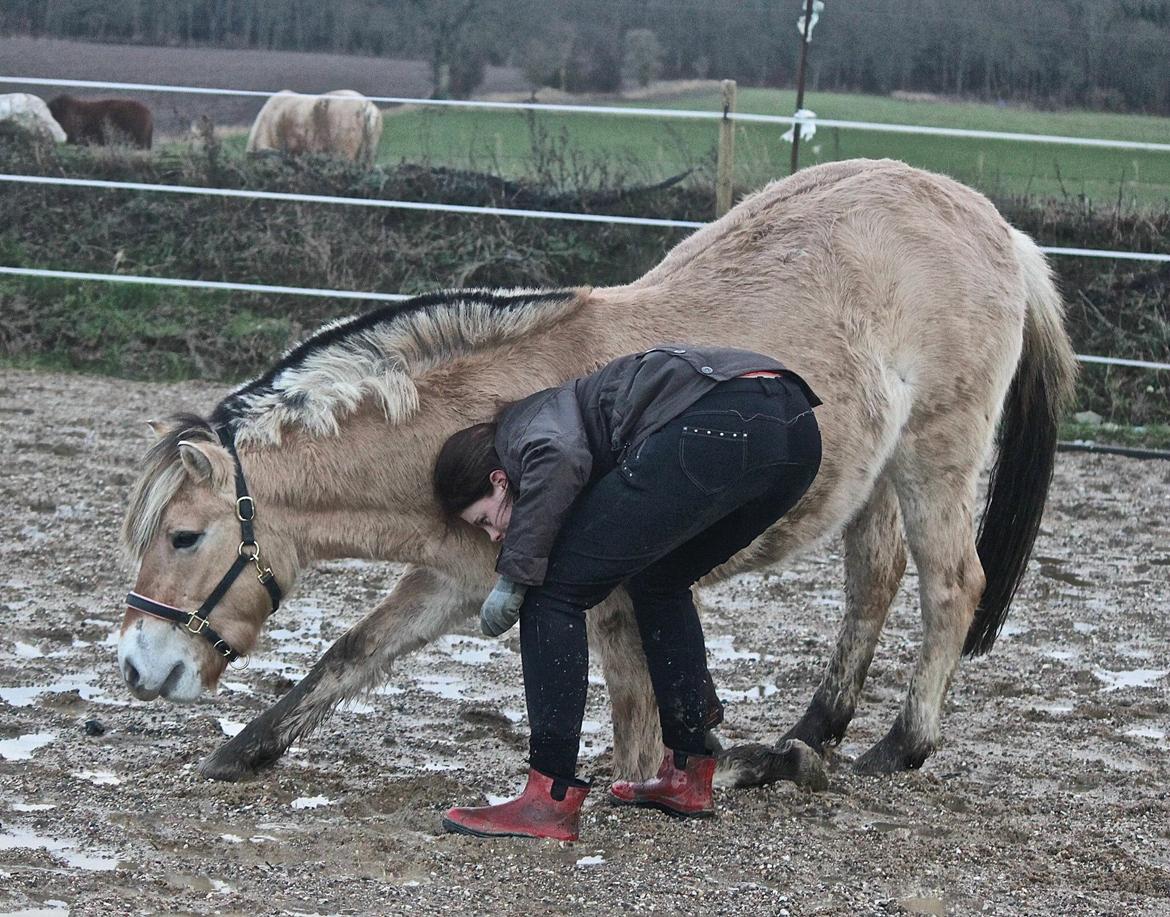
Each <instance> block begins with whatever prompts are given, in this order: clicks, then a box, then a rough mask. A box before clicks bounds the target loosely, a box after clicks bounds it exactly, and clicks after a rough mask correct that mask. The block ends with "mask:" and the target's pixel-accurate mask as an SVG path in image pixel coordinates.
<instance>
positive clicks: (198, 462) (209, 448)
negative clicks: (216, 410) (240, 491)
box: [179, 439, 233, 489]
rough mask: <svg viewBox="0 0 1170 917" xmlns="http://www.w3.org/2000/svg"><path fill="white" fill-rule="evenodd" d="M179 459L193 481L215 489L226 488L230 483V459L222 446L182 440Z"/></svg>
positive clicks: (180, 441)
mask: <svg viewBox="0 0 1170 917" xmlns="http://www.w3.org/2000/svg"><path fill="white" fill-rule="evenodd" d="M179 458H181V459H182V461H183V468H185V469H186V471H187V474H188V475H190V477H191V479H192V480H193V481H196V482H199V483H204V482H206V483H209V484H211V486H212V487H214V488H216V489H223V488H225V487H228V486H229V485H230V484H231V482H232V476H233V469H232V459H231V456H230V455H228V453H227V450H226V449H224V448H223V446H219V445H216V444H215V443H202V442H191V441H190V440H186V439H182V440H179Z"/></svg>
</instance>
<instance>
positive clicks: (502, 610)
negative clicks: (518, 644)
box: [479, 576, 528, 637]
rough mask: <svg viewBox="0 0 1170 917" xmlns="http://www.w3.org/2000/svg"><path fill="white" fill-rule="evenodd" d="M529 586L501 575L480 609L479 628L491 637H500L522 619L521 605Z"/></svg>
mask: <svg viewBox="0 0 1170 917" xmlns="http://www.w3.org/2000/svg"><path fill="white" fill-rule="evenodd" d="M527 591H528V587H527V586H525V585H524V584H523V583H516V582H513V581H512V580H510V579H508V577H506V576H501V577H500V578H499V579H498V580H497V581H496V585H495V587H494V588H493V589H492V591H491V592H489V593H488V597H487V598H486V599H485V600H484V603H483V606H482V607H481V608H480V609H479V628H480V630H482V631H483V632H484V633H485V634H487V635H488V636H489V637H498V636H500V634H502V633H505V632H506V631H508V630H510V629H511V628H512V625H513V624H515V623H516V622H517V621H518V620H519V619H520V606H521V605H523V604H524V593H525V592H527Z"/></svg>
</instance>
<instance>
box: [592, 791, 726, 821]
mask: <svg viewBox="0 0 1170 917" xmlns="http://www.w3.org/2000/svg"><path fill="white" fill-rule="evenodd" d="M609 803H610V805H614V806H625V807H627V808H638V809H657V810H658V811H659V812H665V813H666V814H667V815H669V816H670V817H671V818H714V817H715V810H714V809H700V810H699V811H698V812H683V811H682V810H680V809H672V808H671V807H670V806H668V805H666V803H663V802H651V801H649V800H638V799H630V800H628V801H627V800H625V799H620V798H618V797H617V796H610V797H609Z"/></svg>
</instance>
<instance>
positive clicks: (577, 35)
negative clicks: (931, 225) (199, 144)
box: [0, 0, 1170, 114]
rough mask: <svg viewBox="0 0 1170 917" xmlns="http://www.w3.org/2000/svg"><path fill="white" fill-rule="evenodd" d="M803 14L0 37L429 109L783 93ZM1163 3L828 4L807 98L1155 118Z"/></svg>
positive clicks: (106, 30)
mask: <svg viewBox="0 0 1170 917" xmlns="http://www.w3.org/2000/svg"><path fill="white" fill-rule="evenodd" d="M803 7H804V0H781V2H777V0H575V2H574V0H330V2H328V3H321V2H318V0H168V2H166V3H159V2H157V0H4V3H3V4H2V5H0V31H3V32H5V33H8V34H31V35H42V36H50V37H60V38H73V39H82V40H90V41H102V42H133V43H141V44H151V45H168V44H180V45H213V46H217V47H238V48H262V49H282V50H299V51H331V52H340V53H355V54H373V55H380V56H394V57H409V58H416V59H417V58H425V59H427V60H429V61H430V64H431V71H432V79H433V82H434V86H435V93H436V94H437V95H447V94H451V95H466V94H468V93H470V92H472V91H474V89H475V87H476V86H477V85H478V84H479V82H480V81H481V80H482V78H483V73H484V68H485V67H486V65H487V64H489V63H490V64H510V65H514V66H518V67H521V68H522V69H523V70H524V72H525V74H526V75H527V76H528V79H529V80H530V81H531V82H532V85H533V86H534V88H535V87H538V86H545V85H550V86H557V87H559V88H563V89H566V90H568V91H584V90H589V91H613V90H616V89H619V88H620V87H621V85H622V83H623V81H624V82H625V83H626V84H629V83H630V82H634V81H636V82H642V83H644V82H646V81H648V80H650V79H653V78H656V77H663V78H670V79H685V78H731V79H736V80H739V81H740V82H741V83H743V84H746V85H759V86H791V85H792V84H793V82H794V80H795V72H796V65H797V55H798V46H799V35H798V31H797V18H798V16H799V14H800V13H801V11H802V10H803ZM1167 48H1170V0H1011V2H1008V0H982V2H980V3H971V2H969V0H866V2H864V3H852V2H845V0H826V3H825V9H824V10H823V11H822V13H821V16H820V20H819V22H818V24H817V26H816V29H815V31H814V33H813V44H812V51H811V55H810V58H809V71H808V87H809V88H810V89H811V90H818V89H819V90H841V91H863V92H872V93H889V92H893V91H896V90H902V91H917V92H931V93H938V94H942V95H948V96H957V97H963V98H972V99H982V100H1008V101H1015V102H1019V101H1024V102H1030V103H1033V104H1036V105H1042V106H1049V105H1051V106H1083V107H1089V108H1097V109H1109V110H1118V111H1136V112H1146V113H1151V114H1170V54H1167V53H1166V49H1167Z"/></svg>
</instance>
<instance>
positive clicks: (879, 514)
mask: <svg viewBox="0 0 1170 917" xmlns="http://www.w3.org/2000/svg"><path fill="white" fill-rule="evenodd" d="M905 571H906V546H905V542H904V541H903V540H902V526H901V520H900V517H899V513H898V499H897V495H896V494H895V492H894V487H893V483H892V481H891V480H890V478H889V476H888V475H883V476H882V477H881V478H879V479H878V481H877V483H876V484H875V485H874V489H873V493H872V495H871V496H870V498H869V501H868V502H867V503H866V505H865V506H864V507H863V508H862V510H861V512H860V513H858V514H857V516H856V517H854V519H853V520H852V521H851V522H850V523H849V525H848V526H847V527H846V528H845V620H844V622H843V623H842V625H841V632H840V634H839V635H838V638H837V648H836V649H835V650H834V651H833V656H832V658H831V659H830V660H829V664H828V666H827V667H826V668H825V674H824V675H823V676H822V678H821V683H820V685H819V686H818V687H817V690H816V693H814V694H813V698H812V702H811V703H810V704H809V706H808V710H806V711H805V713H804V716H802V717H801V718H800V720H799V721H798V722H797V723H796V725H795V726H793V727H792V728H791V729H790V730H788V732H787V733H785V734H784V736H783V738H782V739H781V740H780V744H783V743H784V741H785V740H786V739H799V740H800V741H802V742H804V743H806V744H807V745H809V746H810V747H812V748H814V749H816V750H817V751H820V752H823V751H824V748H825V746H826V745H835V744H837V743H838V742H840V741H841V738H842V737H843V736H844V735H845V728H846V727H847V726H848V725H849V721H850V720H851V719H853V711H854V709H855V708H856V706H857V699H858V697H859V696H860V695H861V688H862V686H863V685H864V684H865V676H866V674H867V673H868V672H869V665H870V662H871V661H872V660H873V653H874V648H875V647H876V646H877V641H878V636H879V635H880V634H881V630H882V626H883V625H884V624H885V621H886V614H887V613H888V612H889V609H890V603H891V602H892V601H893V600H894V595H895V594H896V593H897V591H898V584H899V583H900V582H901V581H902V574H903V573H904V572H905Z"/></svg>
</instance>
